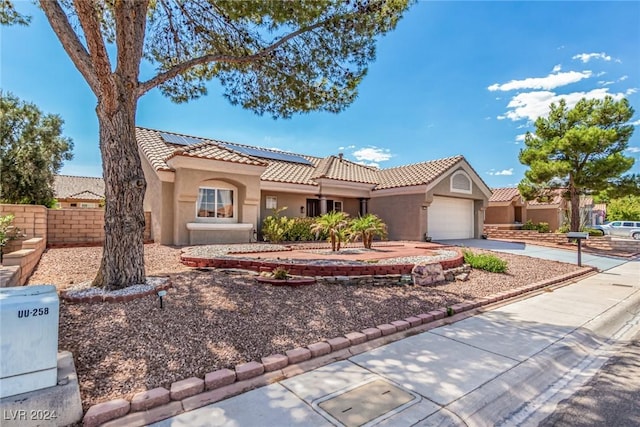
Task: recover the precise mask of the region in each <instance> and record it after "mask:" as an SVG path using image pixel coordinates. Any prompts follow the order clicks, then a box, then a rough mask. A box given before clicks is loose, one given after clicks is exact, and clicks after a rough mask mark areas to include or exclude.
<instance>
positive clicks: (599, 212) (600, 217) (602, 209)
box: [591, 203, 607, 225]
mask: <svg viewBox="0 0 640 427" xmlns="http://www.w3.org/2000/svg"><path fill="white" fill-rule="evenodd" d="M606 217H607V204H606V203H596V204H594V205H593V213H592V215H591V218H592V219H591V224H592V225H601V224H604V221H605V218H606Z"/></svg>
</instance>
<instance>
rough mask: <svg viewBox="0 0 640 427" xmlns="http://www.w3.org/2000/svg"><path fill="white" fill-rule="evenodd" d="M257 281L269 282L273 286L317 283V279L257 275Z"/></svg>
mask: <svg viewBox="0 0 640 427" xmlns="http://www.w3.org/2000/svg"><path fill="white" fill-rule="evenodd" d="M256 282H258V283H267V284H269V285H273V286H292V287H296V286H308V285H313V284H314V283H316V279H312V278H300V279H285V280H283V279H271V278H269V277H256Z"/></svg>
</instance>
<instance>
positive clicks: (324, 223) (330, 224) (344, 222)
mask: <svg viewBox="0 0 640 427" xmlns="http://www.w3.org/2000/svg"><path fill="white" fill-rule="evenodd" d="M348 225H349V215H348V214H346V213H345V212H336V211H331V212H328V213H326V214H324V215H322V216H320V217H318V218H317V219H316V222H315V224H313V226H312V227H311V229H312V231H314V232H318V233H327V234H328V235H329V238H328V240H329V242H331V250H332V251H334V252H335V251H339V250H340V246H341V244H342V242H344V241H345V240H346V231H347V227H348Z"/></svg>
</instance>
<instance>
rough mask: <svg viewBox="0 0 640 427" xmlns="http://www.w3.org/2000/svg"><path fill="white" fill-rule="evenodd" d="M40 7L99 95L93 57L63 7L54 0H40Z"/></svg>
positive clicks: (77, 65)
mask: <svg viewBox="0 0 640 427" xmlns="http://www.w3.org/2000/svg"><path fill="white" fill-rule="evenodd" d="M40 7H41V8H42V10H43V11H44V13H45V15H46V16H47V19H48V21H49V24H50V25H51V28H52V29H53V31H54V32H55V33H56V35H57V36H58V39H59V40H60V42H61V43H62V47H63V48H64V50H65V51H66V52H67V55H69V58H71V61H73V64H74V65H75V66H76V68H77V69H78V71H80V74H82V76H83V77H84V79H85V80H86V82H87V84H88V85H89V87H90V88H91V90H92V91H93V93H94V94H95V95H96V97H97V96H98V94H99V93H100V83H99V81H98V77H97V76H96V71H95V69H94V67H93V64H92V62H91V57H90V56H89V52H87V50H86V49H85V47H84V45H83V44H82V43H81V42H80V39H79V38H78V35H77V34H76V32H75V31H74V30H73V28H72V27H71V24H70V23H69V19H68V18H67V15H66V14H65V13H64V11H63V10H62V7H60V4H59V3H58V2H57V1H54V0H40Z"/></svg>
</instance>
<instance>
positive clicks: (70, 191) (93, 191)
mask: <svg viewBox="0 0 640 427" xmlns="http://www.w3.org/2000/svg"><path fill="white" fill-rule="evenodd" d="M53 192H54V194H55V197H56V198H58V199H81V200H101V199H103V198H104V180H103V179H102V178H92V177H88V176H69V175H56V176H55V177H54V179H53Z"/></svg>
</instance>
